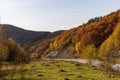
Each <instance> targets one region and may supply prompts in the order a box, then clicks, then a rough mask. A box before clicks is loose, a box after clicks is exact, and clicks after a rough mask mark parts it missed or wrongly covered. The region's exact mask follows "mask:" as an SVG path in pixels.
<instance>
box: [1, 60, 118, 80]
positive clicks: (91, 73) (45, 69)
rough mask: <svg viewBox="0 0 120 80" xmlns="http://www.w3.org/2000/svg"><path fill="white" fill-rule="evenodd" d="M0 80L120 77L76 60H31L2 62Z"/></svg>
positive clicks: (61, 79)
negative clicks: (14, 62) (26, 61)
mask: <svg viewBox="0 0 120 80" xmlns="http://www.w3.org/2000/svg"><path fill="white" fill-rule="evenodd" d="M0 77H1V78H0V80H120V77H118V76H115V75H112V74H110V73H107V72H105V71H102V70H99V69H97V68H95V67H90V66H87V65H83V64H78V63H76V62H67V61H33V62H31V63H29V64H22V65H16V66H13V65H11V64H10V63H4V65H3V68H2V70H1V72H0Z"/></svg>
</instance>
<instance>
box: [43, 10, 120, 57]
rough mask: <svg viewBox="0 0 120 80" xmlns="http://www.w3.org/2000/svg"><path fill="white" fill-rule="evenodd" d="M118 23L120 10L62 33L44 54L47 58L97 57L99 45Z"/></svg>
mask: <svg viewBox="0 0 120 80" xmlns="http://www.w3.org/2000/svg"><path fill="white" fill-rule="evenodd" d="M118 22H120V10H118V11H116V12H112V13H110V14H108V15H106V16H104V17H102V18H100V19H98V20H94V21H93V22H91V23H88V24H83V25H81V26H78V27H77V28H73V29H70V30H67V31H64V32H63V33H62V34H61V35H59V36H57V37H56V38H55V39H54V40H53V42H52V43H50V47H49V48H48V49H47V50H46V51H45V52H44V54H43V56H46V57H47V58H75V57H80V58H90V57H93V56H94V58H97V57H98V49H99V47H100V46H101V44H102V43H103V42H104V41H105V40H106V39H107V38H108V37H109V36H110V35H111V34H112V33H113V31H114V30H115V28H116V25H117V24H118Z"/></svg>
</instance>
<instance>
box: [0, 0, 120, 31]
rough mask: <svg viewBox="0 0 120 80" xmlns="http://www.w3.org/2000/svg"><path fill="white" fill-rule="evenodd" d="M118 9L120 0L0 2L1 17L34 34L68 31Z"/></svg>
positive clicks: (5, 21) (20, 0)
mask: <svg viewBox="0 0 120 80" xmlns="http://www.w3.org/2000/svg"><path fill="white" fill-rule="evenodd" d="M118 9H120V0H0V17H1V21H2V23H4V24H12V25H15V26H18V27H21V28H24V29H28V30H35V31H56V30H61V29H62V30H63V29H69V28H72V27H75V26H78V25H80V24H82V23H86V22H87V21H88V20H89V19H90V18H94V17H97V16H103V15H106V14H109V13H110V12H113V11H116V10H118Z"/></svg>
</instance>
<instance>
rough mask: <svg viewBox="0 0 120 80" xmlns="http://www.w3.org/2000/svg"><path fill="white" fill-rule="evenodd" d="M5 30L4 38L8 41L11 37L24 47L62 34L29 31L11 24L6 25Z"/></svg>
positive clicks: (58, 32)
mask: <svg viewBox="0 0 120 80" xmlns="http://www.w3.org/2000/svg"><path fill="white" fill-rule="evenodd" d="M3 28H4V37H5V38H6V39H7V38H9V37H11V38H13V39H14V40H15V41H16V42H17V43H19V44H20V45H22V46H25V45H28V44H32V43H34V42H36V41H40V40H44V39H47V38H51V37H54V36H57V35H59V34H60V33H61V32H62V31H57V32H54V33H51V32H45V31H29V30H24V29H22V28H18V27H16V26H13V25H9V24H4V25H3Z"/></svg>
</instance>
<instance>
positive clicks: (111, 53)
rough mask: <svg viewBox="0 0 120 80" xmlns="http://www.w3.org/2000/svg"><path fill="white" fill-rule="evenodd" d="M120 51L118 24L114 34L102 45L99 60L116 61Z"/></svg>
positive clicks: (119, 27)
mask: <svg viewBox="0 0 120 80" xmlns="http://www.w3.org/2000/svg"><path fill="white" fill-rule="evenodd" d="M119 50H120V23H118V24H117V26H116V28H115V30H114V32H113V34H112V35H111V36H109V38H108V39H107V40H106V41H105V42H104V43H103V44H102V45H101V47H100V50H99V55H98V56H99V58H100V59H104V60H109V61H111V60H110V59H112V60H113V59H115V58H116V57H117V56H118V51H119Z"/></svg>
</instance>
